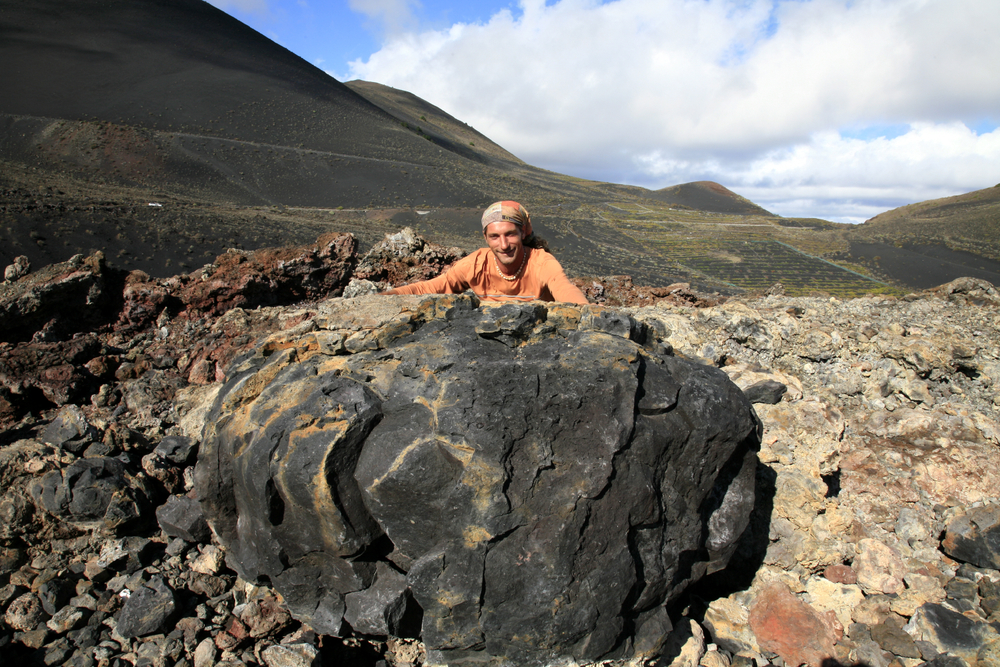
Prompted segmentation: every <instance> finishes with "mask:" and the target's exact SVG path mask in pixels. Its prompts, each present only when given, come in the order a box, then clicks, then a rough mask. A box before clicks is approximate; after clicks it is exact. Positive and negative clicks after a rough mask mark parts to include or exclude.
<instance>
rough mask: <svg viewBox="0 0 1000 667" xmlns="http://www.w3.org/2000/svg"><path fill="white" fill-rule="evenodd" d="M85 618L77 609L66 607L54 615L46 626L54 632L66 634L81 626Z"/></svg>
mask: <svg viewBox="0 0 1000 667" xmlns="http://www.w3.org/2000/svg"><path fill="white" fill-rule="evenodd" d="M84 618H85V614H84V613H83V611H82V610H80V609H77V608H75V607H70V606H66V607H63V608H62V609H60V610H59V611H57V612H56V613H55V614H53V615H52V618H50V619H49V620H48V621H46V622H45V625H47V626H48V627H49V629H50V630H52V631H53V632H57V633H59V634H66V633H67V632H69V631H70V630H72V629H74V628H75V627H76V626H77V625H79V624H80V623H81V622H82V621H83V620H84Z"/></svg>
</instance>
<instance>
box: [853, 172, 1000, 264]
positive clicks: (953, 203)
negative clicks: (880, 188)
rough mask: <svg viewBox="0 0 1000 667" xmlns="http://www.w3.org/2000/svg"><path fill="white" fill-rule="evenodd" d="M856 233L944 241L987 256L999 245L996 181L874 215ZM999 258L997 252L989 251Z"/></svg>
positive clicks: (999, 206) (999, 189)
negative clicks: (986, 186) (978, 187)
mask: <svg viewBox="0 0 1000 667" xmlns="http://www.w3.org/2000/svg"><path fill="white" fill-rule="evenodd" d="M857 232H858V236H859V237H860V236H868V237H872V238H874V237H876V236H878V235H886V236H892V237H894V238H896V239H898V240H906V241H916V242H919V241H921V240H926V241H932V240H933V241H944V242H947V243H952V244H954V245H955V246H956V247H957V248H961V249H965V250H970V251H972V252H978V253H982V254H986V255H987V256H990V255H991V254H992V253H996V252H997V250H998V249H1000V184H998V185H995V186H993V187H992V188H985V189H983V190H976V191H975V192H968V193H966V194H962V195H955V196H954V197H944V198H943V199H931V200H928V201H924V202H919V203H917V204H910V205H908V206H901V207H899V208H895V209H892V210H891V211H886V212H885V213H880V214H879V215H876V216H875V217H874V218H872V219H871V220H868V221H867V222H865V223H864V224H863V225H861V226H860V227H858V228H857ZM992 256H993V258H994V259H997V260H1000V254H992Z"/></svg>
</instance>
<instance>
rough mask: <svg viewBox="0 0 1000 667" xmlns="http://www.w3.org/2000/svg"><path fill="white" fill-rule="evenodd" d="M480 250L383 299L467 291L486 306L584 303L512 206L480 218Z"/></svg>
mask: <svg viewBox="0 0 1000 667" xmlns="http://www.w3.org/2000/svg"><path fill="white" fill-rule="evenodd" d="M483 238H485V239H486V245H487V246H489V247H487V248H480V249H479V250H477V251H476V252H474V253H472V254H471V255H469V256H468V257H463V258H462V259H460V260H458V261H457V262H455V264H453V265H452V267H451V268H450V269H448V271H446V272H445V273H443V274H441V275H440V276H438V277H437V278H432V279H430V280H424V281H422V282H418V283H412V284H410V285H403V286H402V287H396V288H395V289H391V290H389V291H387V292H384V294H461V293H462V292H464V291H466V290H469V289H471V290H472V291H473V292H475V294H476V296H478V297H479V298H480V299H483V300H486V301H531V300H533V299H540V300H542V301H566V302H569V303H577V304H586V303H587V297H585V296H584V295H583V292H581V291H580V290H579V288H577V286H576V285H574V284H573V283H571V282H570V281H569V279H568V278H566V274H565V273H564V272H563V268H562V266H561V265H560V264H559V262H558V260H556V258H555V257H553V256H552V255H551V254H549V253H548V252H547V251H545V250H543V249H542V248H540V247H537V246H539V245H541V243H540V242H539V241H538V240H537V239H536V238H535V236H534V234H533V233H532V231H531V218H530V217H529V216H528V211H527V210H526V209H525V208H524V207H523V206H521V205H520V204H518V203H517V202H516V201H498V202H496V203H495V204H492V205H490V207H489V208H487V209H486V211H485V212H484V213H483Z"/></svg>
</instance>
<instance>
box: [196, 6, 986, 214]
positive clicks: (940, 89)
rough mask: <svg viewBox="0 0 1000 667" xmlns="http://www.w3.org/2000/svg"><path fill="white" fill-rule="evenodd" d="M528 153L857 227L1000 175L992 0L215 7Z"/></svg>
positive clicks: (315, 58) (338, 72) (539, 161)
mask: <svg viewBox="0 0 1000 667" xmlns="http://www.w3.org/2000/svg"><path fill="white" fill-rule="evenodd" d="M212 4H214V5H216V6H218V7H220V8H221V9H223V10H224V11H227V12H229V13H230V14H232V15H233V16H235V17H236V18H238V19H240V20H241V21H243V22H244V23H246V24H247V25H249V26H251V27H252V28H254V29H256V30H257V31H259V32H261V33H262V34H264V35H266V36H267V37H269V38H271V39H272V40H274V41H275V42H277V43H278V44H281V45H282V46H284V47H286V48H288V49H289V50H291V51H293V52H294V53H296V54H298V55H299V56H301V57H302V58H304V59H305V60H307V61H309V62H311V63H313V64H315V65H316V66H318V67H320V68H322V69H323V70H325V71H326V72H328V73H329V74H330V75H331V76H333V77H335V78H337V79H339V80H341V81H346V80H350V79H356V78H357V79H365V80H368V81H377V82H379V83H383V84H386V85H390V86H393V87H395V88H400V89H403V90H407V91H410V92H412V93H414V94H416V95H418V96H420V97H422V98H424V99H426V100H427V101H429V102H431V103H432V104H435V105H437V106H439V107H441V108H442V109H444V110H445V111H447V112H448V113H450V114H452V115H453V116H455V117H456V118H458V119H460V120H462V121H465V122H467V123H469V124H470V125H472V126H473V127H475V128H476V129H477V130H479V131H480V132H482V133H484V134H485V135H486V136H488V137H490V138H491V139H492V140H494V141H495V142H497V143H499V144H500V145H502V146H503V147H504V148H506V149H508V150H509V151H511V152H512V153H514V154H515V155H517V156H518V157H520V158H522V159H523V160H525V161H527V162H529V163H531V164H534V165H536V166H539V167H543V168H547V169H552V170H554V171H558V172H562V173H566V174H571V175H574V176H580V177H584V178H593V179H596V180H602V181H610V182H617V183H631V184H634V185H641V186H645V187H648V188H653V189H656V188H661V187H666V186H669V185H675V184H678V183H685V182H690V181H695V180H713V181H717V182H719V183H722V184H723V185H725V186H726V187H728V188H730V189H732V190H734V191H735V192H738V193H739V194H741V195H743V196H745V197H748V198H749V199H751V200H753V201H754V202H756V203H758V204H760V205H762V206H764V207H765V208H767V209H769V210H771V211H773V212H775V213H778V214H780V215H784V216H789V217H792V216H802V217H820V218H825V219H828V220H837V221H844V222H862V221H864V220H866V219H868V218H870V217H872V216H874V215H876V214H877V213H880V212H882V211H885V210H888V209H890V208H894V207H896V206H900V205H903V204H907V203H912V202H916V201H923V200H926V199H933V198H937V197H943V196H948V195H952V194H959V193H962V192H969V191H971V190H977V189H980V188H985V187H991V186H993V185H996V184H998V183H1000V130H998V129H997V128H998V123H1000V75H997V73H996V72H997V69H996V63H998V62H1000V39H997V38H996V35H998V34H1000V2H998V1H997V0H614V1H612V2H601V1H600V0H516V1H512V2H499V1H492V0H463V1H459V0H346V1H344V2H320V1H319V0H212Z"/></svg>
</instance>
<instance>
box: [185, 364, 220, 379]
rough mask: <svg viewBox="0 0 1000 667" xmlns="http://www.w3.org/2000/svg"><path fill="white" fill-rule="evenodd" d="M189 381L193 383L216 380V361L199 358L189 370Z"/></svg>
mask: <svg viewBox="0 0 1000 667" xmlns="http://www.w3.org/2000/svg"><path fill="white" fill-rule="evenodd" d="M188 382H190V383H191V384H211V383H212V382H215V362H213V361H211V360H209V359H199V360H198V361H196V362H194V363H193V364H191V370H190V371H188Z"/></svg>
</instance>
